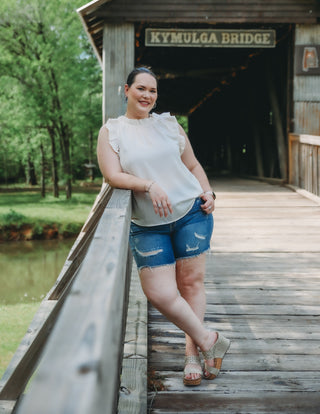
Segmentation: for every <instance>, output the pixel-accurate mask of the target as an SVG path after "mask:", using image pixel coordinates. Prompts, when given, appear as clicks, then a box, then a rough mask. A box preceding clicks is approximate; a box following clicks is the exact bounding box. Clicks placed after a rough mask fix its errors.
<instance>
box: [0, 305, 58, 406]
mask: <svg viewBox="0 0 320 414" xmlns="http://www.w3.org/2000/svg"><path fill="white" fill-rule="evenodd" d="M61 306H62V301H61V302H60V303H58V302H57V301H43V302H42V303H41V305H40V307H39V309H38V311H37V313H36V314H35V316H34V318H33V320H32V322H31V324H30V326H29V328H28V331H27V333H26V335H25V336H24V337H23V339H22V341H21V343H20V345H19V347H18V349H17V351H16V352H15V354H14V356H13V358H12V359H11V361H10V364H9V365H8V368H7V369H6V371H5V373H4V375H3V377H2V379H1V382H0V400H16V399H18V398H19V397H20V394H21V393H22V392H23V390H24V388H25V386H26V384H27V382H28V380H29V378H30V376H31V374H32V372H33V370H34V369H35V365H36V361H37V359H38V357H39V355H40V352H41V350H42V347H43V346H44V344H45V341H46V340H47V338H48V336H49V333H50V331H51V329H52V325H53V324H54V321H55V319H56V317H57V314H58V312H59V311H60V308H61Z"/></svg>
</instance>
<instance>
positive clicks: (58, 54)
mask: <svg viewBox="0 0 320 414" xmlns="http://www.w3.org/2000/svg"><path fill="white" fill-rule="evenodd" d="M75 3H76V2H75V1H70V0H52V1H50V2H47V1H44V0H29V1H28V4H25V2H22V1H21V0H16V1H15V2H13V4H12V2H11V1H9V0H4V1H3V3H2V4H1V10H0V12H1V14H0V16H1V17H0V65H1V76H2V78H4V77H5V78H6V79H10V82H12V84H15V85H16V86H17V93H16V96H15V98H16V99H18V98H20V99H21V100H22V103H23V118H24V119H27V120H28V127H29V130H31V132H30V137H31V136H32V139H33V140H34V145H36V146H37V151H34V152H33V153H32V155H33V157H34V158H37V160H32V159H31V154H30V153H29V156H27V157H26V152H25V153H24V159H25V162H27V164H28V163H29V164H30V163H31V164H32V163H34V164H38V165H39V166H41V159H43V155H44V154H46V151H45V149H46V147H45V145H46V144H47V142H48V141H47V142H45V141H46V140H44V139H43V133H44V131H45V132H46V135H47V136H48V137H49V142H50V149H51V150H50V161H51V166H52V182H53V188H54V191H53V192H54V195H55V196H58V195H59V187H58V182H59V174H60V175H61V176H62V180H63V182H64V184H65V189H66V196H67V198H70V197H71V193H72V190H71V185H72V177H73V169H74V165H75V164H77V163H78V162H79V161H80V160H79V159H78V160H77V161H76V160H74V162H72V158H71V157H72V155H80V154H79V151H78V150H77V147H79V146H80V148H81V147H82V148H83V147H84V146H85V142H86V141H87V137H88V136H90V134H91V132H90V131H92V129H93V128H97V126H98V125H100V102H99V103H98V99H97V98H98V96H100V94H101V79H100V78H101V74H100V69H99V68H98V65H97V62H96V59H95V58H94V57H93V56H92V55H93V54H92V52H91V51H90V49H89V48H88V47H87V50H86V49H84V48H83V44H84V39H85V38H84V36H83V29H82V26H81V23H80V20H79V18H78V16H77V14H76V12H75ZM89 98H90V100H89V101H88V99H89ZM92 98H94V99H92ZM88 102H90V105H91V111H92V114H94V115H92V114H90V113H88ZM97 114H99V118H98V116H97ZM98 119H99V121H98ZM79 122H81V123H82V127H80V126H79ZM93 125H94V127H93ZM30 137H26V136H25V137H24V139H25V140H27V139H28V140H29V141H30V140H31V138H30ZM72 146H73V147H74V148H72ZM28 147H29V145H28ZM24 151H26V149H25V150H24ZM80 158H81V157H80ZM80 162H82V160H81V161H80ZM31 164H30V165H31ZM59 166H60V168H59ZM42 171H43V169H42Z"/></svg>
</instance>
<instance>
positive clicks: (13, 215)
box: [0, 187, 99, 240]
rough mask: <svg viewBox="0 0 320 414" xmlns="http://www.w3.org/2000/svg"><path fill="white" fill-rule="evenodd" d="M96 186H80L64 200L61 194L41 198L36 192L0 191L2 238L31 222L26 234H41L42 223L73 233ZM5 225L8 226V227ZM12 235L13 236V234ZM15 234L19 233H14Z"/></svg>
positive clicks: (9, 237)
mask: <svg viewBox="0 0 320 414" xmlns="http://www.w3.org/2000/svg"><path fill="white" fill-rule="evenodd" d="M98 192H99V187H96V188H95V189H94V190H93V191H92V189H86V188H84V189H81V190H78V191H77V192H74V193H73V195H72V198H71V199H69V200H67V199H66V197H65V195H61V196H60V197H59V198H55V197H53V196H52V195H47V196H46V197H45V198H42V197H41V195H40V194H39V193H38V192H31V191H14V190H11V191H10V192H0V227H1V228H2V236H1V237H2V240H10V239H14V238H13V237H12V234H13V233H12V232H11V230H13V231H14V232H16V231H17V230H19V229H20V228H21V226H23V225H31V226H32V232H31V233H30V236H26V238H28V237H30V238H41V236H42V235H43V234H44V231H45V230H44V228H45V227H46V225H49V226H51V227H54V228H55V229H57V231H58V233H59V235H60V234H77V233H78V232H79V230H80V229H81V227H82V225H83V223H84V222H85V220H86V219H87V217H88V215H89V213H90V210H91V208H92V205H93V203H94V200H95V198H96V196H97V194H98ZM8 226H9V229H8ZM15 237H16V236H15ZM18 237H19V236H18Z"/></svg>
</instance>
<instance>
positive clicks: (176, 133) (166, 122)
mask: <svg viewBox="0 0 320 414" xmlns="http://www.w3.org/2000/svg"><path fill="white" fill-rule="evenodd" d="M152 115H153V117H154V118H155V119H156V120H158V121H159V122H161V123H162V125H163V126H164V127H166V128H167V129H168V132H169V136H170V137H172V139H175V140H176V141H177V144H178V146H179V151H180V155H182V153H183V151H184V149H185V146H186V139H185V137H184V136H183V135H181V133H180V130H179V123H178V121H177V118H176V117H175V116H172V115H171V114H170V112H163V113H162V114H156V113H153V114H152Z"/></svg>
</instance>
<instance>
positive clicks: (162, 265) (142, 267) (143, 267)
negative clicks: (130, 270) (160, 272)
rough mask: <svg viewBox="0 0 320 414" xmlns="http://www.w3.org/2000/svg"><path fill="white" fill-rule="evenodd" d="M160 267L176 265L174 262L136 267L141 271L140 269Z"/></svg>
mask: <svg viewBox="0 0 320 414" xmlns="http://www.w3.org/2000/svg"><path fill="white" fill-rule="evenodd" d="M160 267H176V262H173V263H167V264H161V265H155V266H149V265H143V266H141V267H138V272H141V270H142V269H159V268H160Z"/></svg>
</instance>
